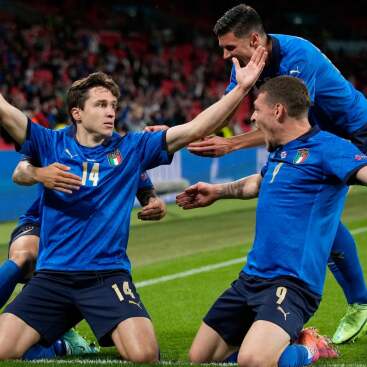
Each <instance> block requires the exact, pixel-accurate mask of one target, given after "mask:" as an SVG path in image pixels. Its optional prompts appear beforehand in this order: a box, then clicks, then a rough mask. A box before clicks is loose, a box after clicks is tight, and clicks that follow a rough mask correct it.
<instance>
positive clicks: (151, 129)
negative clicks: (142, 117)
mask: <svg viewBox="0 0 367 367" xmlns="http://www.w3.org/2000/svg"><path fill="white" fill-rule="evenodd" d="M168 129H169V126H167V125H152V126H145V128H144V131H146V132H149V133H154V132H155V131H164V130H168Z"/></svg>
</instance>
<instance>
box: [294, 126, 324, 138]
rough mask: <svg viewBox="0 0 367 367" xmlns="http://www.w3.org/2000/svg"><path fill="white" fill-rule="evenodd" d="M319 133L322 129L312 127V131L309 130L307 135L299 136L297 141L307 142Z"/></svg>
mask: <svg viewBox="0 0 367 367" xmlns="http://www.w3.org/2000/svg"><path fill="white" fill-rule="evenodd" d="M319 132H320V128H319V127H318V126H317V125H315V126H312V127H311V129H310V130H308V131H307V132H306V133H305V134H303V135H301V136H299V137H298V138H297V139H296V140H301V141H307V140H308V139H310V138H312V137H313V136H314V135H316V134H318V133H319Z"/></svg>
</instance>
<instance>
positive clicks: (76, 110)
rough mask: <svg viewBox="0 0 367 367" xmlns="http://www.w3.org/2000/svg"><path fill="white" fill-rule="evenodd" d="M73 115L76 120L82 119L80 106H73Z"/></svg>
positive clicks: (71, 111)
mask: <svg viewBox="0 0 367 367" xmlns="http://www.w3.org/2000/svg"><path fill="white" fill-rule="evenodd" d="M70 113H71V116H72V117H73V119H74V120H75V121H80V120H81V116H80V108H79V107H73V108H72V109H71V110H70Z"/></svg>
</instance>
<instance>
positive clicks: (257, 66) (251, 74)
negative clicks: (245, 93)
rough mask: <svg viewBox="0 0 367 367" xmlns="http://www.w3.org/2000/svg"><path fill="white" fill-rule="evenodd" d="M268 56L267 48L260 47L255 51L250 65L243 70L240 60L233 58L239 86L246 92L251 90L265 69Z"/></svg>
mask: <svg viewBox="0 0 367 367" xmlns="http://www.w3.org/2000/svg"><path fill="white" fill-rule="evenodd" d="M267 56H268V53H267V51H266V49H265V47H263V46H259V47H258V48H257V49H256V50H255V52H254V54H253V55H252V57H251V59H250V61H249V62H248V64H247V65H246V66H244V67H243V68H242V67H241V65H240V63H239V61H238V59H236V58H235V57H233V58H232V62H233V65H234V67H235V70H236V79H237V83H238V85H239V86H241V87H242V88H244V89H246V90H249V89H251V88H252V87H253V85H254V84H255V83H256V81H257V79H258V78H259V76H260V74H261V72H262V71H263V69H264V66H265V62H266V58H267Z"/></svg>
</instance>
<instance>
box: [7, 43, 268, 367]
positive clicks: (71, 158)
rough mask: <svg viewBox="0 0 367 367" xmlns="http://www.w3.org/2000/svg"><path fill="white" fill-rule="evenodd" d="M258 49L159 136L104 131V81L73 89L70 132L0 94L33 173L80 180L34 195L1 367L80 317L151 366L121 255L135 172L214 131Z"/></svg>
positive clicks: (148, 336) (108, 123)
mask: <svg viewBox="0 0 367 367" xmlns="http://www.w3.org/2000/svg"><path fill="white" fill-rule="evenodd" d="M265 58H266V52H265V50H264V48H261V47H259V48H258V50H257V51H256V52H255V53H254V55H253V58H252V60H251V61H250V62H249V63H248V65H247V66H246V67H244V68H241V67H240V65H239V63H238V61H237V60H236V59H234V60H233V61H234V63H235V64H236V68H237V79H238V85H237V86H236V87H235V88H234V89H233V90H232V91H231V92H230V93H228V94H227V95H226V96H225V97H224V98H222V99H221V100H220V101H219V102H217V103H215V104H214V105H212V106H210V107H209V108H207V109H206V110H205V111H203V112H202V113H201V114H199V115H198V116H197V117H196V118H195V119H193V120H192V121H190V122H188V123H186V124H182V125H179V126H175V127H172V128H170V129H168V130H167V131H165V132H156V133H128V134H126V135H125V136H123V137H120V136H119V135H118V134H116V133H113V128H114V120H115V116H116V108H117V103H118V98H119V89H118V86H117V85H116V84H115V83H114V82H113V80H112V79H110V78H109V77H108V76H107V75H105V74H103V73H94V74H91V75H89V76H88V77H87V78H84V79H81V80H78V81H76V82H74V83H73V85H72V86H71V88H70V90H69V91H68V96H67V99H68V108H69V113H70V116H71V118H72V121H73V124H74V127H75V128H74V129H70V130H66V129H65V130H61V131H52V130H48V129H45V128H43V127H41V126H39V125H36V124H33V123H32V122H31V121H30V120H29V119H27V117H26V116H25V115H24V114H23V113H22V112H21V111H19V110H18V109H16V108H15V107H13V106H12V105H10V104H9V103H8V102H7V101H6V100H5V99H4V98H3V97H2V96H0V124H1V125H2V126H3V127H4V128H5V129H6V130H7V131H8V132H9V134H10V135H11V136H12V137H13V139H14V140H15V141H16V142H17V143H18V144H20V145H21V153H23V154H25V155H27V156H29V157H31V158H32V159H34V160H36V161H39V162H40V163H41V166H45V165H47V164H49V162H55V161H56V162H60V163H61V164H64V165H66V166H68V167H70V172H71V173H73V174H76V175H77V176H80V177H81V178H82V185H81V187H80V189H79V190H77V191H75V192H73V194H71V195H70V194H66V193H60V192H57V191H55V190H47V189H45V190H44V191H43V194H42V197H41V207H42V209H41V212H42V215H41V226H40V228H41V233H40V244H39V247H40V250H39V255H38V259H37V267H36V270H37V272H36V274H35V275H34V276H33V277H32V279H31V280H30V281H29V283H28V285H27V287H25V288H23V290H22V292H21V293H20V294H19V295H18V296H17V297H16V298H15V300H14V301H13V302H12V303H11V304H10V305H8V306H7V307H6V309H5V310H4V313H3V314H2V315H1V316H0V359H12V358H19V357H21V356H23V355H24V353H25V352H26V351H27V350H28V349H29V348H30V347H32V346H33V345H34V344H36V343H38V342H41V343H43V344H45V345H50V344H52V342H53V341H54V340H55V339H57V338H58V337H59V336H60V335H62V334H63V333H64V332H65V331H66V330H68V329H69V328H70V327H72V326H73V325H75V324H76V323H78V322H79V321H80V320H81V319H82V318H85V319H86V321H87V322H88V323H89V325H90V326H91V328H92V330H93V332H94V334H95V335H96V337H97V339H98V340H99V342H100V344H101V345H102V346H105V345H113V344H114V345H115V346H116V347H117V350H118V352H119V353H120V355H121V356H122V357H123V358H124V359H126V360H129V361H133V362H154V361H157V360H158V344H157V341H156V337H155V333H154V329H153V325H152V322H151V321H150V318H149V315H148V313H147V311H146V309H145V307H144V305H143V304H142V302H141V300H140V297H139V295H138V293H137V292H136V289H135V287H134V284H133V282H132V279H131V276H130V268H131V266H130V262H129V259H128V257H127V254H126V246H127V241H128V233H129V219H130V212H131V208H132V205H133V201H134V196H135V194H136V191H137V185H138V179H139V177H140V175H141V173H142V172H143V171H145V170H147V169H150V168H153V167H155V166H157V165H160V164H168V163H170V161H171V154H172V153H173V152H175V151H176V150H178V149H180V148H182V147H183V146H185V145H187V144H188V143H189V142H191V141H194V140H196V139H198V138H200V137H203V136H205V135H207V134H208V133H210V132H212V131H214V130H215V129H216V128H217V127H218V126H220V125H221V124H222V123H223V121H224V120H225V119H226V118H228V116H229V114H230V113H232V111H233V110H234V109H235V108H236V107H237V106H238V104H239V103H240V102H241V100H242V99H243V97H244V96H245V95H246V94H247V93H248V91H249V90H250V89H251V88H252V86H253V83H254V82H255V80H256V79H257V78H258V76H259V74H260V73H261V71H262V69H263V67H264V65H265Z"/></svg>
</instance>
